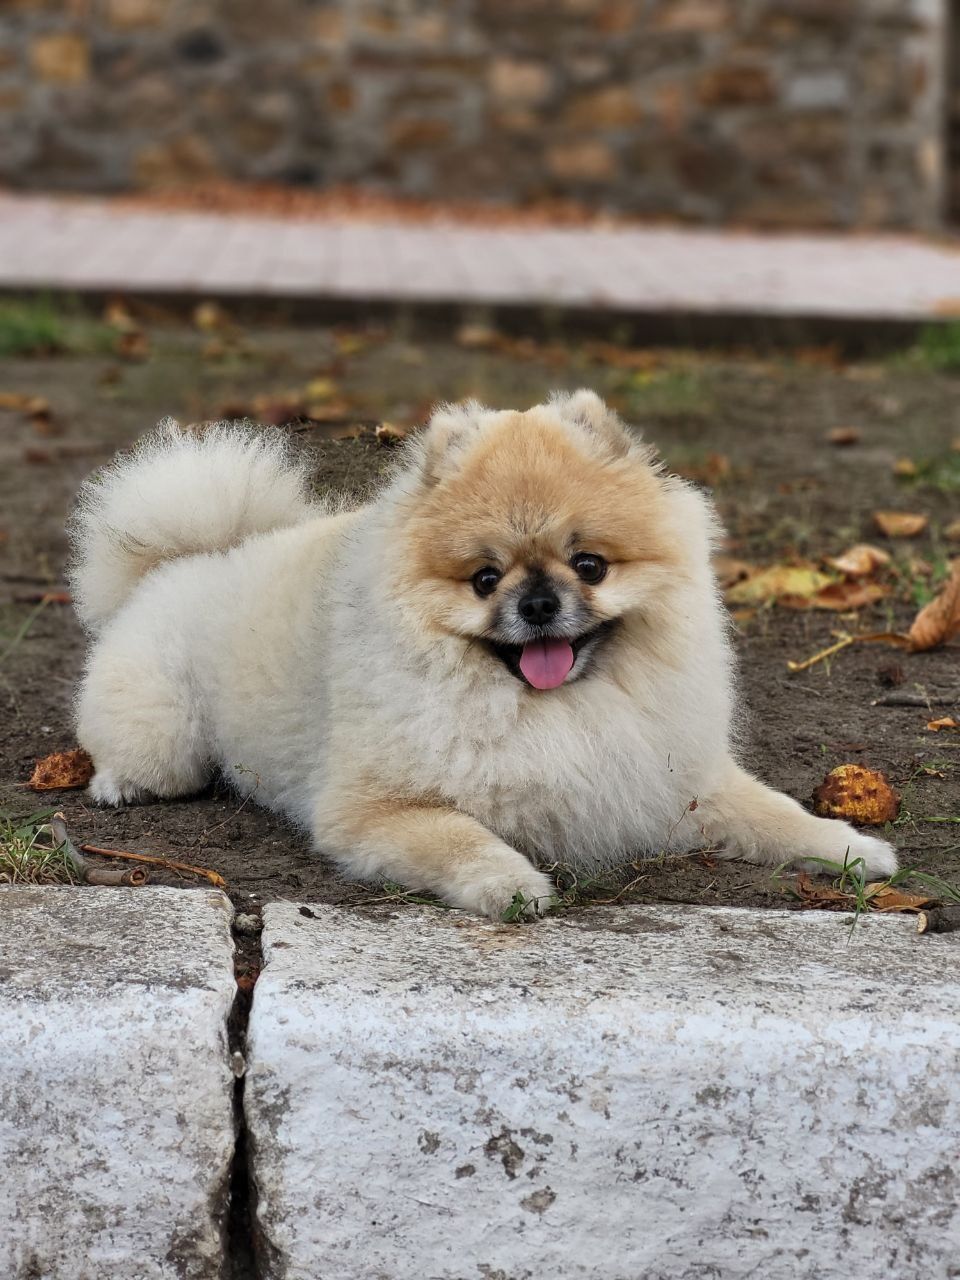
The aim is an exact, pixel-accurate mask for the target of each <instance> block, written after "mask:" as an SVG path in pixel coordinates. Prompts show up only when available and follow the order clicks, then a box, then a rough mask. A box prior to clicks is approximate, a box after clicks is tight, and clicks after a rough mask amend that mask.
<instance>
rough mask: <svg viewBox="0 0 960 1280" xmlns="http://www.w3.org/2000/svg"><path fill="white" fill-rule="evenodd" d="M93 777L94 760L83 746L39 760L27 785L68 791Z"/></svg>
mask: <svg viewBox="0 0 960 1280" xmlns="http://www.w3.org/2000/svg"><path fill="white" fill-rule="evenodd" d="M92 777H93V761H92V760H91V759H90V757H89V756H88V755H87V753H86V751H84V750H83V748H82V747H75V748H74V749H73V750H72V751H55V752H54V753H53V755H50V756H44V757H43V759H42V760H38V761H37V762H36V764H35V765H34V767H33V773H32V774H31V775H30V781H29V783H28V784H27V785H28V786H30V787H32V789H33V790H34V791H66V790H68V789H73V788H76V787H85V786H86V785H87V783H88V782H89V781H90V779H91V778H92Z"/></svg>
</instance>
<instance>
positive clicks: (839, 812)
mask: <svg viewBox="0 0 960 1280" xmlns="http://www.w3.org/2000/svg"><path fill="white" fill-rule="evenodd" d="M813 810H814V813H817V814H819V815H820V817H821V818H844V819H846V820H847V821H848V822H856V823H858V824H859V825H860V826H865V827H876V826H883V824H884V823H885V822H892V821H893V820H894V818H895V817H896V816H897V814H898V813H899V811H900V797H899V796H898V795H897V793H896V791H894V789H893V787H891V786H890V783H889V782H888V781H887V779H886V778H885V777H884V775H883V774H882V773H880V772H878V771H876V770H874V769H866V768H864V766H863V765H859V764H841V765H839V766H838V767H837V768H836V769H831V770H830V772H829V773H828V774H827V776H826V777H825V778H824V780H823V782H821V783H820V786H819V787H817V789H816V791H814V793H813Z"/></svg>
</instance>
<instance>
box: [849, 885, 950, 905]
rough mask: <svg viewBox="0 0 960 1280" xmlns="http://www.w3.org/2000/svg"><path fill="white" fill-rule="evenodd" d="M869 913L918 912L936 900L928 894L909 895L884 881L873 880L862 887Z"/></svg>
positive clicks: (905, 890) (907, 892) (906, 891)
mask: <svg viewBox="0 0 960 1280" xmlns="http://www.w3.org/2000/svg"><path fill="white" fill-rule="evenodd" d="M863 894H864V897H865V898H866V899H867V901H868V902H869V904H870V910H871V911H919V910H920V909H921V908H922V907H928V906H929V905H930V904H931V903H932V902H936V901H937V899H936V898H934V897H931V895H930V894H929V893H911V892H910V891H909V890H908V889H901V888H900V886H899V885H895V884H888V883H887V881H886V880H873V881H871V882H870V884H867V885H864V887H863Z"/></svg>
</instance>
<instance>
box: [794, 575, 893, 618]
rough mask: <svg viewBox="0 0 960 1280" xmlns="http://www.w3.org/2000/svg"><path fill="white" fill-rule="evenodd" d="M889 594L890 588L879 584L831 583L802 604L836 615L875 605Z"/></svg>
mask: <svg viewBox="0 0 960 1280" xmlns="http://www.w3.org/2000/svg"><path fill="white" fill-rule="evenodd" d="M889 594H890V588H889V587H885V586H882V585H881V584H880V583H879V582H832V583H831V584H830V586H828V587H824V588H823V590H822V591H818V592H817V594H816V595H815V596H813V597H812V598H811V599H810V600H809V602H804V603H809V604H811V605H812V606H813V607H814V609H835V610H836V611H837V612H838V613H844V612H846V611H847V610H848V609H862V608H863V607H864V606H865V605H868V604H876V602H877V601H878V600H882V599H883V598H884V596H888V595H889ZM781 603H787V602H786V601H783V602H781Z"/></svg>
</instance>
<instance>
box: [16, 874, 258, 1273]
mask: <svg viewBox="0 0 960 1280" xmlns="http://www.w3.org/2000/svg"><path fill="white" fill-rule="evenodd" d="M230 918H231V908H230V904H229V902H228V900H227V899H226V898H225V897H224V895H223V894H221V893H214V892H208V891H196V892H188V891H184V890H179V889H140V890H136V889H90V888H77V889H73V888H18V887H5V888H2V889H0V1028H2V1030H0V1044H2V1052H0V1098H2V1099H3V1106H2V1109H0V1168H2V1169H3V1174H2V1176H0V1222H2V1223H3V1227H2V1230H0V1275H2V1276H3V1277H4V1280H105V1277H109V1280H215V1278H216V1277H218V1276H219V1275H220V1267H221V1238H220V1237H221V1227H222V1222H223V1217H224V1214H225V1210H226V1200H227V1175H228V1170H229V1164H230V1159H231V1155H232V1152H233V1145H234V1120H233V1084H234V1077H233V1073H232V1071H231V1068H230V1055H229V1052H228V1048H227V1030H226V1027H227V1015H228V1013H229V1011H230V1006H231V1002H232V1000H233V996H234V993H235V990H236V987H235V983H234V978H233V964H232V955H233V944H232V941H231V937H230Z"/></svg>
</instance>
